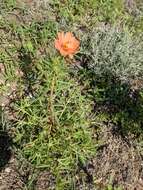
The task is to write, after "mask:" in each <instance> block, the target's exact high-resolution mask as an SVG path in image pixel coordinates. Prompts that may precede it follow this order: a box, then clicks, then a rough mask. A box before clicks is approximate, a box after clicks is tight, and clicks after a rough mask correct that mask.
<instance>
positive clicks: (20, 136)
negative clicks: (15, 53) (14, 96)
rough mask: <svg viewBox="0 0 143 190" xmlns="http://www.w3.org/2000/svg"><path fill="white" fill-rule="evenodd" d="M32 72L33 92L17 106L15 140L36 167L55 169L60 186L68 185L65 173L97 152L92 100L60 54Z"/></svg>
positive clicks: (45, 60) (43, 61) (74, 169)
mask: <svg viewBox="0 0 143 190" xmlns="http://www.w3.org/2000/svg"><path fill="white" fill-rule="evenodd" d="M32 72H33V73H34V72H35V76H36V78H35V82H34V81H33V84H32V95H31V96H29V95H28V96H24V97H23V98H21V100H18V101H17V104H16V106H15V110H16V112H17V113H18V114H17V115H18V116H19V119H17V121H16V122H15V126H16V132H15V142H17V144H19V146H20V149H21V150H22V152H23V154H24V155H25V156H26V157H27V158H28V160H29V161H30V162H31V163H33V164H34V165H35V166H36V167H38V168H48V169H49V170H50V171H52V173H53V174H54V175H55V176H56V177H57V188H61V184H63V186H62V188H64V187H65V185H67V184H68V183H69V182H68V181H67V182H66V183H65V182H63V181H62V180H61V179H63V180H65V178H64V175H65V174H68V175H69V176H71V175H73V172H75V171H76V169H77V166H78V164H79V163H83V162H85V160H86V159H88V158H89V157H90V156H91V155H92V154H93V153H95V146H94V143H93V141H92V134H91V131H90V130H89V123H88V119H87V116H88V113H87V110H90V102H89V101H87V100H86V99H85V97H84V96H83V95H82V94H81V89H80V86H79V85H78V84H77V82H75V81H74V80H73V79H71V78H70V75H69V74H68V70H67V67H66V66H65V64H64V63H63V60H61V59H60V58H53V59H44V60H42V61H41V62H39V63H36V65H35V66H34V68H33V70H32ZM70 174H71V175H70ZM62 176H63V177H62ZM66 176H67V175H66ZM68 178H70V180H71V177H68ZM66 180H67V179H66ZM61 181H62V182H61ZM59 184H60V187H59V186H58V185H59ZM62 188H61V189H62Z"/></svg>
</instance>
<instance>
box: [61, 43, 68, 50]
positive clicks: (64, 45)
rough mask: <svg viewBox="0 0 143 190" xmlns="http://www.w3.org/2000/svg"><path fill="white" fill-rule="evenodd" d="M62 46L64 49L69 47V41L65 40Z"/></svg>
mask: <svg viewBox="0 0 143 190" xmlns="http://www.w3.org/2000/svg"><path fill="white" fill-rule="evenodd" d="M62 46H63V49H64V50H68V49H69V42H65V43H64V44H63V45H62Z"/></svg>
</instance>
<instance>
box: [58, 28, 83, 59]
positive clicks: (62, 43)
mask: <svg viewBox="0 0 143 190" xmlns="http://www.w3.org/2000/svg"><path fill="white" fill-rule="evenodd" d="M79 44H80V43H79V41H78V40H77V39H76V38H75V37H74V36H73V34H72V33H71V32H67V33H64V32H60V33H58V38H57V39H56V40H55V48H56V49H57V50H59V52H60V54H61V55H63V56H64V57H66V56H69V57H70V58H72V57H73V55H74V54H76V53H77V51H78V50H79Z"/></svg>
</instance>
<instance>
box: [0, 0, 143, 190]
mask: <svg viewBox="0 0 143 190" xmlns="http://www.w3.org/2000/svg"><path fill="white" fill-rule="evenodd" d="M17 2H18V1H15V0H10V1H7V0H2V3H1V4H0V14H1V15H0V31H1V33H0V41H1V46H0V96H1V97H0V106H1V112H2V113H1V115H2V118H3V119H1V120H2V124H1V125H5V122H6V123H7V124H8V125H7V128H6V130H7V131H8V132H9V133H10V135H11V137H12V139H13V144H14V145H13V146H14V147H15V150H16V152H17V154H19V152H20V153H21V155H22V157H23V158H24V159H26V160H27V161H28V162H29V163H31V164H32V165H33V168H35V169H36V170H38V171H41V170H44V169H47V170H48V171H50V173H51V174H52V175H53V176H54V179H55V180H54V185H55V189H57V190H64V189H65V190H68V189H69V190H71V189H76V182H77V172H78V169H79V167H81V168H82V167H83V166H85V165H86V163H87V161H88V160H90V159H91V158H92V157H93V156H95V155H96V152H97V146H98V143H100V142H98V140H97V139H96V138H95V129H93V127H92V126H93V125H94V123H96V121H97V123H98V122H101V123H102V122H103V123H106V122H105V121H110V122H114V123H115V124H117V125H118V126H120V130H121V132H122V133H123V134H124V135H126V134H128V133H132V134H135V135H136V136H138V137H141V138H142V122H143V120H142V118H143V117H142V116H143V106H142V105H143V92H142V79H143V76H142V73H143V66H142V62H143V51H142V49H143V48H142V46H143V44H142V36H141V33H142V32H143V22H142V21H143V13H142V10H143V5H142V2H141V1H135V4H132V5H128V4H127V5H126V2H125V1H123V0H116V1H115V0H90V1H83V0H80V1H77V0H67V1H64V0H60V1H59V0H54V1H49V2H47V3H46V5H47V7H48V8H47V10H46V11H47V17H46V18H45V17H44V18H43V17H42V16H41V17H42V19H41V20H42V21H36V18H37V17H36V16H35V18H32V19H31V20H32V21H31V20H30V21H27V22H26V21H25V22H23V20H26V19H27V18H29V15H28V14H29V12H30V11H29V12H28V8H27V7H28V6H31V4H28V6H23V5H21V4H18V3H17ZM21 6H22V7H21ZM17 9H18V10H20V11H19V12H16V13H15V12H14V13H13V16H15V15H16V16H15V17H14V20H13V19H11V18H12V17H11V15H12V14H11V13H12V12H13V11H15V10H17ZM32 11H33V10H31V12H30V14H32ZM36 11H38V10H36ZM48 11H49V12H48ZM17 14H18V15H17ZM35 14H36V13H35ZM43 14H44V13H43ZM49 14H50V16H49ZM27 15H28V16H27ZM20 17H22V19H21V20H20V21H19V18H20ZM97 28H98V29H97ZM61 30H64V31H71V32H75V34H76V36H77V37H79V38H80V41H81V44H80V45H81V48H80V51H79V52H78V54H77V55H75V57H74V59H73V60H69V59H68V58H63V57H62V56H61V55H59V53H58V52H57V51H56V50H55V47H54V40H55V38H56V36H57V33H58V31H61ZM95 105H96V106H95ZM103 107H104V108H105V109H103ZM99 120H100V121H99ZM98 130H100V126H99V127H98ZM0 165H1V164H0ZM95 178H96V176H95ZM33 186H34V185H33ZM33 186H32V185H31V186H30V187H29V186H28V188H31V189H32V187H33ZM25 188H26V187H25ZM95 188H96V184H95ZM112 188H114V187H112V184H111V185H107V188H106V187H105V189H108V190H110V189H112ZM117 189H120V188H117Z"/></svg>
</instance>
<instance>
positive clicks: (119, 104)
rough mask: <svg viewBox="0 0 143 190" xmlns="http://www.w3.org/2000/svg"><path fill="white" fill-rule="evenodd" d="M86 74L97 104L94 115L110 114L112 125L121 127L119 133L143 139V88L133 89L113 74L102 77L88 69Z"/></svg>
mask: <svg viewBox="0 0 143 190" xmlns="http://www.w3.org/2000/svg"><path fill="white" fill-rule="evenodd" d="M83 70H84V71H83ZM83 70H82V76H83V78H82V80H83V81H88V83H89V86H88V89H87V90H88V92H89V94H90V97H91V98H92V100H93V101H94V109H93V112H94V113H95V114H97V115H98V114H101V113H104V114H106V115H107V117H108V118H109V122H113V123H114V124H115V125H114V126H117V128H116V131H117V133H119V132H120V134H122V135H126V134H128V133H132V134H135V135H137V136H138V135H141V134H142V132H143V90H142V88H141V86H137V85H135V84H134V86H133V85H131V84H129V83H127V82H123V81H120V80H118V79H116V78H115V77H114V76H112V74H111V73H110V74H109V73H108V74H106V75H102V77H98V76H95V74H94V73H93V72H91V70H90V69H88V68H84V69H83ZM141 85H142V86H143V84H141ZM85 93H86V92H85Z"/></svg>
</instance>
